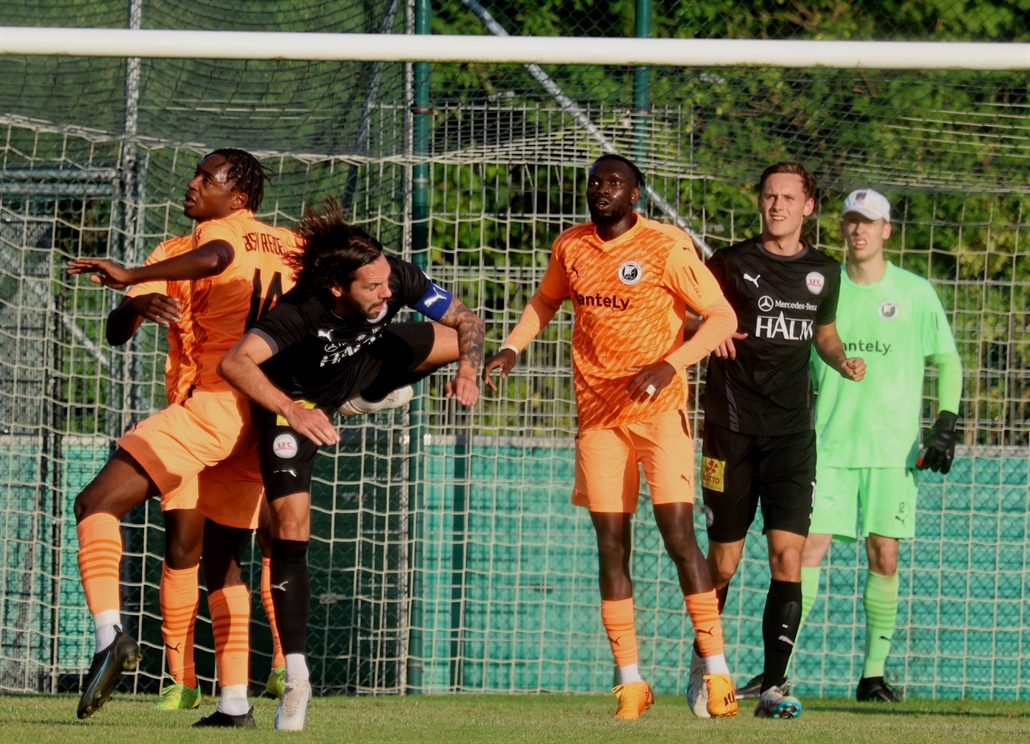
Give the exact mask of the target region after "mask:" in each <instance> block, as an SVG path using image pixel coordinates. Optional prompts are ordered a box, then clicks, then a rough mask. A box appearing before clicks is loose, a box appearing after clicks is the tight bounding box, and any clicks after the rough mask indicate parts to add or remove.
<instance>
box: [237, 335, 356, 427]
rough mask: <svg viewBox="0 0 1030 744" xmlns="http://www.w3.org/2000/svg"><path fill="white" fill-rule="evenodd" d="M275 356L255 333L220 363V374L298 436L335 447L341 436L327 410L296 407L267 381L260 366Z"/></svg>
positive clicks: (246, 336) (286, 396) (241, 342)
mask: <svg viewBox="0 0 1030 744" xmlns="http://www.w3.org/2000/svg"><path fill="white" fill-rule="evenodd" d="M271 357H272V347H271V346H269V345H268V342H267V341H266V340H265V339H264V338H262V337H261V336H259V335H258V334H256V333H245V334H243V338H241V339H240V340H239V341H237V342H236V345H235V346H233V347H232V348H231V349H229V351H227V352H226V353H225V356H224V357H222V361H220V362H219V363H218V374H220V375H221V376H222V377H223V378H224V379H225V381H226V382H228V383H229V384H230V385H232V386H233V387H234V388H236V389H237V390H239V391H240V392H241V393H243V394H244V395H246V396H247V397H248V398H250V399H251V400H252V401H254V402H255V403H257V404H258V405H259V406H261V407H262V408H265V409H267V410H269V411H271V412H272V413H277V414H279V415H280V416H282V417H283V418H285V419H286V423H287V424H288V425H289V427H290V428H291V429H293V430H294V431H295V432H297V433H298V434H303V435H304V436H306V437H307V438H308V439H310V440H311V441H312V442H314V443H315V444H317V445H319V446H321V445H323V444H335V443H336V442H338V441H340V435H339V434H338V433H337V432H336V428H335V427H334V426H333V425H332V422H330V421H329V417H328V416H326V414H325V412H324V411H321V410H319V409H317V408H313V409H308V408H304V407H303V406H299V405H297V404H296V403H295V402H294V401H293V400H292V399H291V398H290V396H288V395H287V394H286V393H284V392H283V391H282V390H280V389H279V388H277V387H276V386H275V385H274V384H272V381H271V380H269V379H268V375H266V374H265V373H264V372H263V371H262V370H261V367H259V366H258V365H260V364H261V363H262V362H264V361H266V360H267V359H270V358H271Z"/></svg>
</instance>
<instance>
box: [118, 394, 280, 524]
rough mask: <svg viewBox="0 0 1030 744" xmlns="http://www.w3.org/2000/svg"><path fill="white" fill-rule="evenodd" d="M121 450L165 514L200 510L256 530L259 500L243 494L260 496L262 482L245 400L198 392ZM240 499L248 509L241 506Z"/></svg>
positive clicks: (145, 424) (137, 430)
mask: <svg viewBox="0 0 1030 744" xmlns="http://www.w3.org/2000/svg"><path fill="white" fill-rule="evenodd" d="M118 446H119V447H121V448H122V449H124V450H125V451H126V452H128V453H129V454H130V455H132V456H133V458H135V460H136V461H137V462H138V463H139V464H140V465H142V466H143V469H144V470H146V471H147V474H148V475H149V476H150V477H151V479H152V480H153V481H154V483H155V484H156V485H157V488H158V490H159V491H160V492H161V494H162V499H161V508H162V510H165V511H167V510H169V509H186V508H194V507H196V508H197V509H199V510H200V511H201V513H202V514H204V515H205V516H209V517H211V518H212V519H214V520H215V521H217V522H219V524H225V525H226V526H229V527H237V526H238V527H244V526H249V525H250V524H251V522H253V523H254V525H256V524H257V522H256V521H255V520H256V516H254V515H256V513H257V508H258V507H259V506H260V499H259V498H257V499H255V498H254V497H252V496H249V495H248V496H247V498H243V497H242V495H241V494H240V493H238V491H241V490H242V491H243V492H245V493H246V494H251V493H252V492H254V491H256V492H257V493H258V495H260V493H261V491H260V490H258V489H257V488H256V486H255V484H256V485H260V483H261V476H260V469H259V467H258V463H257V449H256V442H255V439H254V434H253V428H252V427H251V425H250V403H249V402H248V401H247V400H246V399H243V398H240V397H238V396H237V395H236V394H235V393H232V392H229V391H197V392H194V394H193V395H192V396H191V397H190V398H189V399H188V400H186V402H185V403H183V404H182V405H173V406H169V407H168V408H165V409H164V410H162V411H159V412H158V413H155V414H154V415H153V416H150V417H148V418H146V419H144V420H143V421H141V422H140V423H138V424H136V426H134V427H132V428H131V429H130V430H129V431H128V432H126V433H125V435H123V436H122V437H121V439H119V440H118ZM208 468H210V469H211V471H210V472H206V471H207V469H208ZM201 476H203V477H201ZM191 482H192V485H191ZM194 493H195V494H196V497H195V499H194V496H193V494H194ZM241 498H243V502H244V503H238V502H239V500H240V499H241ZM252 500H253V501H254V504H253V506H252V505H251V504H250V501H252ZM216 514H217V518H216V516H214V515H216ZM225 520H229V521H225Z"/></svg>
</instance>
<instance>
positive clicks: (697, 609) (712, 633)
mask: <svg viewBox="0 0 1030 744" xmlns="http://www.w3.org/2000/svg"><path fill="white" fill-rule="evenodd" d="M684 600H685V601H686V603H687V612H688V613H689V614H690V622H691V623H693V625H694V635H695V636H696V637H697V645H698V648H700V649H701V656H704V657H708V656H716V655H719V654H722V653H723V641H722V623H720V622H719V599H718V597H717V596H716V594H715V590H714V589H713V590H712V591H710V592H704V593H703V594H691V595H689V596H687V597H684Z"/></svg>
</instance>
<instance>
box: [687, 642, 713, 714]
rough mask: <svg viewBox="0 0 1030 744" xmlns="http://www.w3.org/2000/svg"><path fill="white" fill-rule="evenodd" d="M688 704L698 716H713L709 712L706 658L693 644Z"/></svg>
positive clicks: (688, 684) (688, 683)
mask: <svg viewBox="0 0 1030 744" xmlns="http://www.w3.org/2000/svg"><path fill="white" fill-rule="evenodd" d="M687 705H689V706H690V709H691V710H692V711H694V715H695V716H697V717H698V718H711V717H712V715H711V714H710V713H709V712H708V685H707V684H706V683H705V660H704V659H703V658H702V657H701V656H698V653H697V649H695V648H694V646H693V644H691V648H690V676H689V677H688V678H687Z"/></svg>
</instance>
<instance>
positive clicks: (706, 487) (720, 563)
mask: <svg viewBox="0 0 1030 744" xmlns="http://www.w3.org/2000/svg"><path fill="white" fill-rule="evenodd" d="M815 191H816V183H815V177H814V176H813V175H812V174H810V173H808V171H806V170H805V168H804V167H803V166H802V165H801V164H800V163H794V162H786V163H777V164H776V165H773V166H770V167H769V168H767V169H766V170H765V172H764V173H762V177H761V180H760V182H759V184H758V205H759V211H760V212H761V215H762V234H761V236H760V237H759V238H757V239H751V240H746V241H744V242H743V243H738V244H737V245H734V246H731V247H729V248H725V249H723V250H720V251H717V252H716V253H715V255H714V256H713V257H712V258H711V259H710V260H709V261H708V264H707V266H708V268H709V269H710V270H711V272H712V274H714V275H715V278H716V279H717V280H718V281H719V284H720V285H721V286H722V290H723V292H724V293H725V295H726V299H727V300H729V302H730V305H732V306H733V309H734V311H735V312H736V313H737V320H738V327H737V333H735V334H734V335H733V336H732V338H731V339H730V340H728V341H726V342H724V343H723V344H722V346H720V347H719V348H717V349H716V350H715V353H714V354H713V355H712V357H711V358H709V360H708V378H707V382H706V385H705V400H704V407H705V424H704V445H703V458H702V464H701V486H702V491H703V494H704V502H705V506H706V507H707V509H708V510H709V522H710V524H709V526H708V538H709V552H708V564H709V567H710V568H711V572H712V581H713V583H714V584H715V588H716V590H717V591H718V593H719V597H720V607H721V606H722V604H723V603H724V602H725V601H726V591H727V588H728V585H729V581H730V579H731V578H733V574H734V573H735V572H736V570H737V564H738V563H739V562H740V555H741V551H742V550H743V547H744V537H745V535H746V534H747V530H748V527H749V526H750V524H751V522H752V521H753V519H754V517H755V513H756V511H757V508H758V504H759V500H760V501H761V505H762V517H763V519H764V528H765V535H766V539H767V540H768V544H769V568H770V573H771V581H770V586H769V595H768V598H767V599H766V605H765V613H764V617H763V620H762V632H763V636H764V639H765V672H764V675H763V681H762V684H761V690H760V692H761V698H760V700H759V703H758V706H757V707H756V708H755V715H756V716H758V717H767V718H796V717H797V716H798V715H799V714H800V712H801V704H800V702H799V701H798V700H796V699H795V698H792V697H788V696H786V695H785V694H784V691H783V689H782V687H783V685H784V683H785V681H786V668H787V663H788V661H789V659H790V653H791V650H792V648H793V645H794V638H795V636H796V635H797V630H798V623H799V618H800V614H801V550H802V548H803V547H804V545H805V537H806V536H807V535H808V525H809V522H810V521H811V517H812V499H813V495H814V489H815V433H814V430H813V427H814V409H813V405H812V391H811V382H810V380H809V374H808V362H809V355H810V351H811V347H812V346H815V349H816V351H817V352H818V354H819V356H820V357H822V359H823V360H824V361H825V362H826V363H827V364H828V365H830V366H831V367H832V368H833V369H835V370H837V371H838V372H840V374H841V375H842V376H844V377H845V378H848V379H851V380H855V381H858V380H861V379H862V376H863V375H864V374H865V363H864V362H863V361H862V359H860V358H858V357H852V358H848V356H847V354H846V352H845V350H844V347H843V345H842V344H841V340H840V337H839V336H838V335H837V331H836V325H835V323H834V321H835V319H836V311H837V296H838V292H839V289H840V268H839V266H838V264H837V262H836V261H835V260H834V259H832V258H830V257H829V256H827V255H825V254H824V253H821V252H819V251H817V250H816V249H815V248H813V247H811V246H810V245H808V244H807V243H805V242H804V241H802V239H801V232H802V227H803V224H804V219H805V217H807V216H809V215H810V214H812V211H813V209H814V208H815ZM692 666H693V664H692Z"/></svg>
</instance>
